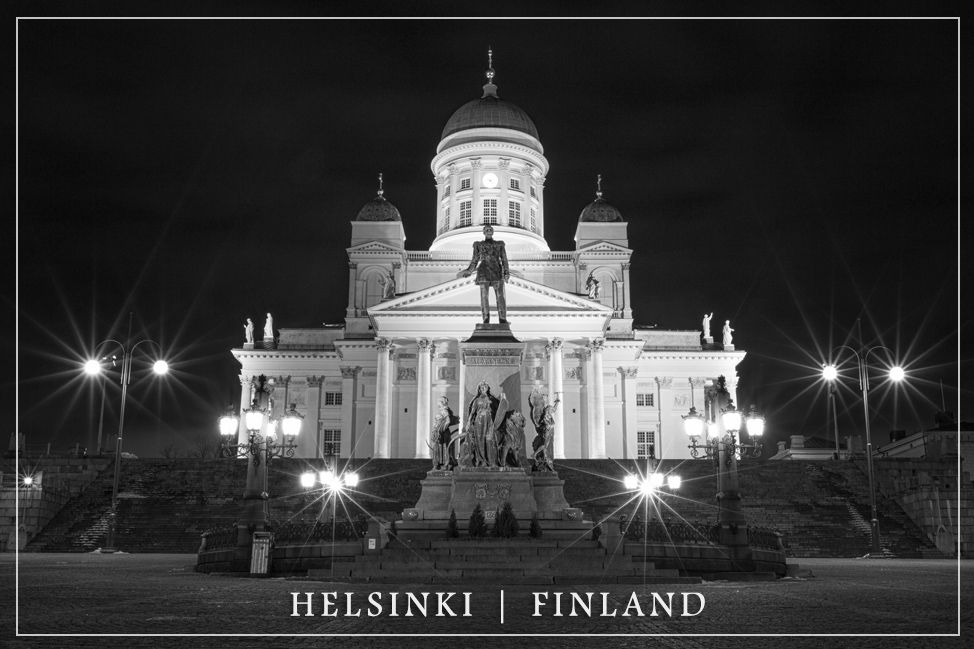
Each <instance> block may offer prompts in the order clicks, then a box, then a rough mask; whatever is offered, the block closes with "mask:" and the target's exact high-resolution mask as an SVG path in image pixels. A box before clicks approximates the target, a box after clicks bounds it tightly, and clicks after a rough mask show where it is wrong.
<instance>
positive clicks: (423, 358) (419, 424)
mask: <svg viewBox="0 0 974 649" xmlns="http://www.w3.org/2000/svg"><path fill="white" fill-rule="evenodd" d="M417 344H418V347H419V349H418V350H417V352H416V353H417V361H418V366H417V370H416V455H415V457H416V459H420V458H429V456H430V448H429V445H428V444H427V440H428V438H429V432H430V356H432V354H433V341H432V340H430V339H429V338H420V339H419V340H418V341H417Z"/></svg>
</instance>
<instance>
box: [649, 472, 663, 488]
mask: <svg viewBox="0 0 974 649" xmlns="http://www.w3.org/2000/svg"><path fill="white" fill-rule="evenodd" d="M649 484H651V485H652V486H653V489H659V488H660V487H662V486H663V474H662V473H653V474H651V475H650V476H649Z"/></svg>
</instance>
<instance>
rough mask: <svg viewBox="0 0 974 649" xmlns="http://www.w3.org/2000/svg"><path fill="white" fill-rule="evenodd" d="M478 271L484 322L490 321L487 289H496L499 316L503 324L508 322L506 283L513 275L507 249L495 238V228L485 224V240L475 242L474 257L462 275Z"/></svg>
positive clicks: (481, 310)
mask: <svg viewBox="0 0 974 649" xmlns="http://www.w3.org/2000/svg"><path fill="white" fill-rule="evenodd" d="M475 270H476V271H477V283H478V284H480V313H481V315H483V317H484V323H485V324H486V323H488V322H490V305H489V304H488V299H487V290H488V289H489V288H493V289H494V299H496V300H497V318H498V320H499V321H500V323H501V324H507V298H506V297H505V296H504V283H505V282H507V280H508V279H509V278H510V277H511V271H510V269H509V268H508V266H507V249H506V248H505V247H504V242H503V241H495V240H494V228H492V227H490V226H489V225H485V226H484V240H483V241H475V242H474V244H473V259H471V260H470V265H469V266H467V268H466V270H464V271H463V272H462V273H461V275H463V276H464V277H470V276H471V275H473V273H474V271H475Z"/></svg>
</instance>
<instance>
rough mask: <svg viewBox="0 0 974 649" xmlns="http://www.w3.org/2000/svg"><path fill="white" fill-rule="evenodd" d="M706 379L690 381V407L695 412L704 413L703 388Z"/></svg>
mask: <svg viewBox="0 0 974 649" xmlns="http://www.w3.org/2000/svg"><path fill="white" fill-rule="evenodd" d="M706 383H707V379H701V378H696V379H690V406H691V407H693V408H696V409H697V412H703V411H704V395H703V386H704V385H706Z"/></svg>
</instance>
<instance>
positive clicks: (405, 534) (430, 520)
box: [397, 467, 593, 540]
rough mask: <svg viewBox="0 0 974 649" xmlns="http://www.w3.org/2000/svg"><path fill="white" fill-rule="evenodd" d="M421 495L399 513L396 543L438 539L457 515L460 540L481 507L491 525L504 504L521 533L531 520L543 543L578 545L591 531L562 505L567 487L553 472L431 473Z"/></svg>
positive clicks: (472, 469)
mask: <svg viewBox="0 0 974 649" xmlns="http://www.w3.org/2000/svg"><path fill="white" fill-rule="evenodd" d="M421 484H422V487H423V492H422V495H421V496H420V498H419V501H418V502H417V503H416V506H415V507H412V508H409V509H406V510H404V511H403V513H402V521H401V522H398V523H397V529H398V533H399V537H400V538H401V539H404V540H409V539H417V540H419V539H422V540H430V539H441V538H443V537H444V535H445V533H446V526H447V522H448V521H449V519H450V513H451V512H455V513H456V517H457V525H458V527H459V528H460V530H461V535H463V534H464V533H465V531H466V528H467V524H468V522H469V520H470V515H471V514H472V513H473V510H474V508H475V507H476V506H477V505H478V504H479V505H480V506H481V508H482V509H483V511H484V518H485V519H486V520H487V522H488V524H491V523H492V522H493V520H494V518H495V517H496V515H497V512H498V511H499V510H500V509H501V508H502V507H503V505H504V503H505V502H510V503H511V505H512V506H513V508H514V514H515V516H516V517H517V519H518V524H519V527H520V529H521V533H522V534H524V535H526V534H527V533H528V530H529V529H530V527H531V521H532V519H534V518H535V517H537V518H538V522H539V524H540V525H541V529H542V534H543V535H544V537H545V538H554V539H578V538H581V537H583V536H584V535H585V534H587V533H588V532H589V531H590V530H591V529H592V526H593V524H592V522H591V521H586V520H584V517H583V515H582V510H580V509H576V508H574V507H571V506H569V504H568V501H567V500H565V494H564V486H565V481H564V480H561V479H560V478H559V477H558V474H557V473H554V472H538V473H533V474H532V473H531V472H530V471H529V470H525V469H524V468H522V467H496V468H486V467H457V468H456V469H454V470H453V471H437V470H433V471H430V472H429V473H427V476H426V479H425V480H423V481H422V483H421Z"/></svg>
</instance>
